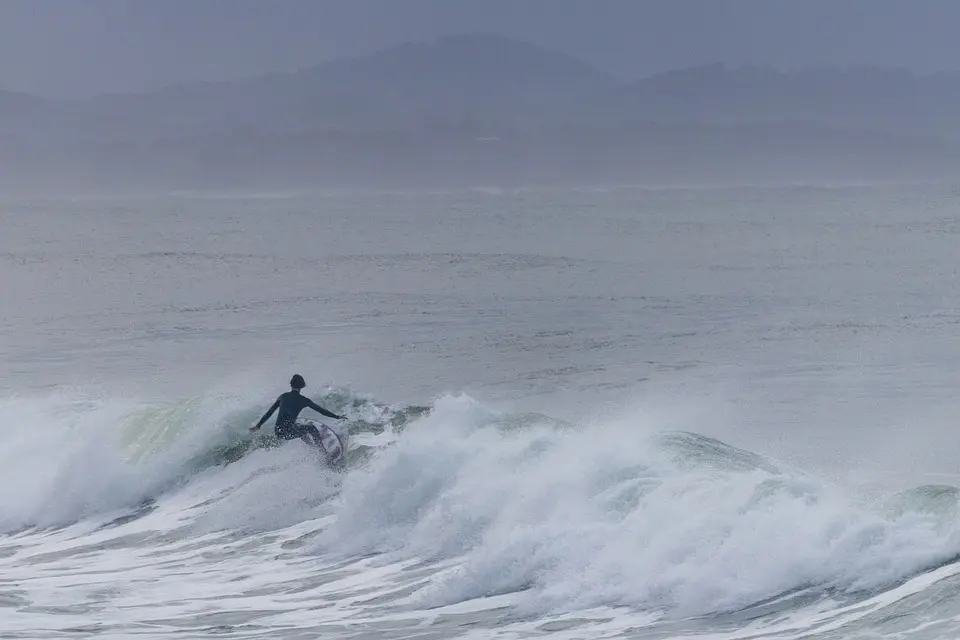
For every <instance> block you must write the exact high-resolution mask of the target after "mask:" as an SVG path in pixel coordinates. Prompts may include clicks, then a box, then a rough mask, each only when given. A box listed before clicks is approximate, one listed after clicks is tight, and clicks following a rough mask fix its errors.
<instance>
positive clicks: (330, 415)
mask: <svg viewBox="0 0 960 640" xmlns="http://www.w3.org/2000/svg"><path fill="white" fill-rule="evenodd" d="M307 402H309V403H310V404H308V405H307V406H308V407H310V408H311V409H313V410H314V411H316V412H317V413H320V414H323V415H325V416H327V417H328V418H333V419H334V420H346V418H344V417H343V416H338V415H337V414H335V413H331V412H329V411H327V410H326V409H324V408H323V407H321V406H320V405H318V404H317V403H316V402H314V401H313V400H308V401H307Z"/></svg>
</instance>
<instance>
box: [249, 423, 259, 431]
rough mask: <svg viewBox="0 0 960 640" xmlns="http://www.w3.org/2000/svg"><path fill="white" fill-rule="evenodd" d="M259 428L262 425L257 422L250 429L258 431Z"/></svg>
mask: <svg viewBox="0 0 960 640" xmlns="http://www.w3.org/2000/svg"><path fill="white" fill-rule="evenodd" d="M259 429H260V425H258V424H255V425H253V426H252V427H250V431H257V430H259Z"/></svg>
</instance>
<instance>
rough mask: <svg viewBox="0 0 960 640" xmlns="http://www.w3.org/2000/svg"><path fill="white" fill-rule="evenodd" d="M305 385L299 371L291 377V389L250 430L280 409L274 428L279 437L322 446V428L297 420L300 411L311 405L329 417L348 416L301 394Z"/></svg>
mask: <svg viewBox="0 0 960 640" xmlns="http://www.w3.org/2000/svg"><path fill="white" fill-rule="evenodd" d="M305 386H307V383H306V382H305V381H304V379H303V376H301V375H300V374H299V373H297V374H295V375H294V376H293V377H292V378H290V391H287V392H286V393H283V394H280V397H279V398H277V401H276V402H274V403H273V405H272V406H271V407H270V409H269V410H268V411H267V412H266V413H265V414H263V417H262V418H260V422H258V423H257V424H255V425H254V426H252V427H250V431H256V430H257V429H259V428H260V427H262V426H263V423H264V422H266V421H267V420H269V419H270V416H272V415H273V412H274V411H276V410H277V409H279V410H280V411H279V413H277V422H276V424H275V425H274V428H273V430H274V433H276V434H277V437H278V438H282V439H284V440H293V439H294V438H300V439H301V440H303V441H304V442H306V443H307V444H310V445H313V446H315V447H320V430H319V429H317V427H316V426H314V425H312V424H305V423H303V422H297V417H298V416H299V415H300V412H301V411H303V410H304V409H306V408H307V407H310V408H311V409H313V410H314V411H316V412H317V413H321V414H323V415H325V416H327V417H328V418H334V419H335V420H346V418H345V417H343V416H338V415H337V414H335V413H331V412H330V411H327V410H326V409H324V408H323V407H321V406H320V405H318V404H317V403H315V402H314V401H313V400H311V399H310V398H308V397H306V396H304V395H301V393H300V390H301V389H303V388H304V387H305Z"/></svg>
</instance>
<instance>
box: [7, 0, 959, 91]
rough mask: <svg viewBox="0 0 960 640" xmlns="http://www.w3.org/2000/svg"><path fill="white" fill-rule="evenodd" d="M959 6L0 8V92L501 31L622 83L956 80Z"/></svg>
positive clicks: (163, 78) (187, 74) (243, 70)
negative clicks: (684, 74)
mask: <svg viewBox="0 0 960 640" xmlns="http://www.w3.org/2000/svg"><path fill="white" fill-rule="evenodd" d="M958 27H960V2H956V1H954V0H858V1H853V0H846V1H845V0H792V1H786V0H728V1H724V0H649V1H645V0H0V88H5V89H13V90H20V91H29V92H34V93H41V94H48V95H91V94H95V93H100V92H103V91H123V90H145V89H151V88H155V87H158V86H161V85H164V84H169V83H172V82H177V81H183V80H198V79H210V80H215V79H224V78H231V77H239V76H246V75H255V74H258V73H262V72H265V71H270V70H277V69H296V68H301V67H305V66H310V65H312V64H316V63H318V62H321V61H323V60H328V59H331V58H334V57H338V56H342V55H352V54H358V53H366V52H369V51H371V50H374V49H376V48H379V47H382V46H386V45H390V44H394V43H397V42H401V41H409V40H425V39H430V38H433V37H436V36H440V35H447V34H458V33H477V32H484V33H498V34H501V35H506V36H510V37H515V38H519V39H524V40H527V41H530V42H535V43H537V44H541V45H545V46H549V47H552V48H556V49H561V50H563V51H565V52H567V53H570V54H573V55H575V56H578V57H580V58H583V59H585V60H587V61H589V62H592V63H594V64H596V65H597V66H600V67H602V68H604V69H607V70H609V71H613V72H614V73H617V74H619V75H622V76H627V77H635V76H641V75H646V74H649V73H652V72H655V71H660V70H663V69H667V68H675V67H681V66H687V65H694V64H702V63H709V62H726V63H730V64H767V65H773V66H779V67H797V66H819V65H824V64H839V65H844V66H864V65H875V66H888V67H889V66H897V67H907V68H911V69H916V70H939V69H960V44H958V41H960V40H958V38H957V36H956V32H957V30H958Z"/></svg>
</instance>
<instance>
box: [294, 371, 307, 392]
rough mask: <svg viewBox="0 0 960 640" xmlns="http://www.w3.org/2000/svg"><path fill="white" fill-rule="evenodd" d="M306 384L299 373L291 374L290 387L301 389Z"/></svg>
mask: <svg viewBox="0 0 960 640" xmlns="http://www.w3.org/2000/svg"><path fill="white" fill-rule="evenodd" d="M305 386H307V382H306V380H304V379H303V376H302V375H300V374H299V373H295V374H293V377H292V378H290V387H291V388H293V389H303V388H304V387H305Z"/></svg>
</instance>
